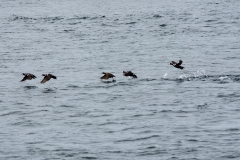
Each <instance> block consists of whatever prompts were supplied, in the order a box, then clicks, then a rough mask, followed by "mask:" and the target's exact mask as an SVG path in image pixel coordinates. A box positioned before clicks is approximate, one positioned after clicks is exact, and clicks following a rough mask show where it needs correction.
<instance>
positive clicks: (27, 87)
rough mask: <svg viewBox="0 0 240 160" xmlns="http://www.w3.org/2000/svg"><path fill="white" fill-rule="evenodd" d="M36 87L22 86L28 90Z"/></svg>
mask: <svg viewBox="0 0 240 160" xmlns="http://www.w3.org/2000/svg"><path fill="white" fill-rule="evenodd" d="M36 88H38V87H37V86H24V89H26V90H29V89H36Z"/></svg>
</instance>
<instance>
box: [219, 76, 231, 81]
mask: <svg viewBox="0 0 240 160" xmlns="http://www.w3.org/2000/svg"><path fill="white" fill-rule="evenodd" d="M218 79H219V80H220V81H223V80H229V79H230V78H228V76H224V77H219V78H218Z"/></svg>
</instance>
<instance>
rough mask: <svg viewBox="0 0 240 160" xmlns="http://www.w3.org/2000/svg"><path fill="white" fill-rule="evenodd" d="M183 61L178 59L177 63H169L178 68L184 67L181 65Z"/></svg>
mask: <svg viewBox="0 0 240 160" xmlns="http://www.w3.org/2000/svg"><path fill="white" fill-rule="evenodd" d="M182 63H183V61H182V60H179V62H178V63H177V62H175V61H172V62H171V63H170V65H172V66H174V67H176V68H179V69H183V68H184V67H183V66H181V64H182Z"/></svg>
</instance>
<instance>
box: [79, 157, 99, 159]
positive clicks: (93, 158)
mask: <svg viewBox="0 0 240 160" xmlns="http://www.w3.org/2000/svg"><path fill="white" fill-rule="evenodd" d="M81 158H83V159H97V158H96V157H81Z"/></svg>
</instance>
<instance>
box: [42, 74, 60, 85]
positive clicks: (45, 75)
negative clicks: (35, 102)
mask: <svg viewBox="0 0 240 160" xmlns="http://www.w3.org/2000/svg"><path fill="white" fill-rule="evenodd" d="M42 76H44V78H43V80H42V81H41V83H45V82H47V81H49V80H50V79H51V78H53V79H57V77H56V76H54V75H52V74H42Z"/></svg>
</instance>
